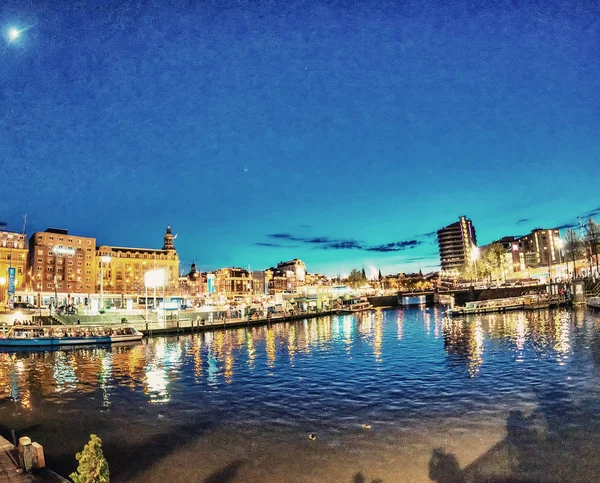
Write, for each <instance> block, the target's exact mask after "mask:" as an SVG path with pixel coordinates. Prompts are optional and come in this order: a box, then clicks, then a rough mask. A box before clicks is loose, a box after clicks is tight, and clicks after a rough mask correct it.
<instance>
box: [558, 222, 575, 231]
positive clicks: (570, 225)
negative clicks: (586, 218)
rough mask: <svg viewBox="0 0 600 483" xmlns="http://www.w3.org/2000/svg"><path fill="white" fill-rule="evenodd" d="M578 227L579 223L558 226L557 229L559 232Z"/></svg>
mask: <svg viewBox="0 0 600 483" xmlns="http://www.w3.org/2000/svg"><path fill="white" fill-rule="evenodd" d="M576 226H579V224H578V223H564V224H562V225H558V226H557V227H556V228H557V229H558V230H564V229H565V228H575V227H576Z"/></svg>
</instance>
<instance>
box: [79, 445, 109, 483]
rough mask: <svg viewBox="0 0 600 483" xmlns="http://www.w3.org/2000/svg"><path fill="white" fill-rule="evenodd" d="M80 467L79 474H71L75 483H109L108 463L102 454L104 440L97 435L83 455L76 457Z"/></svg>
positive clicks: (84, 449) (85, 448)
mask: <svg viewBox="0 0 600 483" xmlns="http://www.w3.org/2000/svg"><path fill="white" fill-rule="evenodd" d="M76 458H77V462H78V463H79V466H78V467H77V472H75V473H71V475H70V478H71V479H72V480H73V481H74V482H75V483H109V482H110V475H109V471H108V462H107V461H106V458H104V453H102V440H101V439H100V438H99V437H98V436H96V435H95V434H91V435H90V440H89V442H88V444H86V445H85V446H84V448H83V451H82V452H81V453H77V455H76Z"/></svg>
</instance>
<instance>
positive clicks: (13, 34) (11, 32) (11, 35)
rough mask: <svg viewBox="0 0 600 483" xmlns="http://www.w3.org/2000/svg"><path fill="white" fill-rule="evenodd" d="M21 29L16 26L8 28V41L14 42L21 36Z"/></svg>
mask: <svg viewBox="0 0 600 483" xmlns="http://www.w3.org/2000/svg"><path fill="white" fill-rule="evenodd" d="M20 35H21V31H20V30H19V29H17V28H15V27H12V28H10V29H8V41H9V42H13V41H15V40H17V39H18V38H19V36H20Z"/></svg>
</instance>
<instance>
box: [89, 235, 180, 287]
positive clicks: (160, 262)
mask: <svg viewBox="0 0 600 483" xmlns="http://www.w3.org/2000/svg"><path fill="white" fill-rule="evenodd" d="M173 240H174V236H173V234H172V233H171V227H170V226H168V227H167V232H166V233H165V236H164V243H163V248H162V249H154V248H128V247H118V246H109V245H102V246H99V247H98V248H97V249H96V254H95V255H96V256H95V266H96V273H97V274H98V277H97V279H96V283H95V290H96V291H97V292H99V291H100V287H101V286H102V290H103V291H104V292H106V293H121V294H125V293H132V294H133V293H135V294H138V295H141V294H143V293H144V291H145V285H144V277H145V274H146V273H147V272H149V271H151V270H164V271H165V286H164V288H165V291H166V292H167V293H168V294H177V293H179V291H180V290H179V288H180V287H179V256H178V255H177V251H176V250H175V245H174V243H173Z"/></svg>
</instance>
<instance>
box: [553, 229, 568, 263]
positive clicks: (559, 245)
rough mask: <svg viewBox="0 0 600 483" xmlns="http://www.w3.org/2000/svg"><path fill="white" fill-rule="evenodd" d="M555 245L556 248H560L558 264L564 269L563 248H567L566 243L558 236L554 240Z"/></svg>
mask: <svg viewBox="0 0 600 483" xmlns="http://www.w3.org/2000/svg"><path fill="white" fill-rule="evenodd" d="M554 245H555V246H556V248H558V263H559V265H560V267H561V268H562V264H563V262H564V258H563V247H564V246H565V243H564V242H563V239H562V238H560V237H558V236H557V237H556V238H555V239H554Z"/></svg>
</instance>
